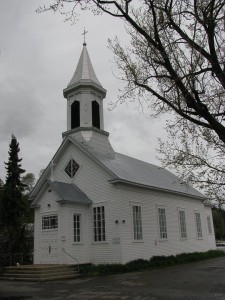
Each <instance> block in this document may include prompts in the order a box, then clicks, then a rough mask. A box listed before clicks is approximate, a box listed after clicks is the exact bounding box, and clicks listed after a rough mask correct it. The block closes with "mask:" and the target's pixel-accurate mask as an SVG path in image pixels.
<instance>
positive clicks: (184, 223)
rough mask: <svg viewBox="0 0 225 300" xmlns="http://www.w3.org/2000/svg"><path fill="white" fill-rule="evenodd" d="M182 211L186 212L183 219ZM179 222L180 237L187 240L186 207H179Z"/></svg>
mask: <svg viewBox="0 0 225 300" xmlns="http://www.w3.org/2000/svg"><path fill="white" fill-rule="evenodd" d="M181 213H183V214H184V215H183V216H184V219H183V220H182V219H181ZM178 222H179V229H180V239H181V240H187V239H188V234H187V222H186V211H185V209H184V208H178ZM182 223H183V224H182ZM183 229H185V230H183ZM183 234H185V236H183Z"/></svg>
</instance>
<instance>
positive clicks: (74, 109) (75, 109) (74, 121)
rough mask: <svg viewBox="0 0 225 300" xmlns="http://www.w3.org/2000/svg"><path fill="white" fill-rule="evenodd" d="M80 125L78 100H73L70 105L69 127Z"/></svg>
mask: <svg viewBox="0 0 225 300" xmlns="http://www.w3.org/2000/svg"><path fill="white" fill-rule="evenodd" d="M77 127H80V102H79V101H74V102H73V104H72V105H71V129H73V128H77Z"/></svg>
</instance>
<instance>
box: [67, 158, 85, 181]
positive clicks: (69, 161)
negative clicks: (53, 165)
mask: <svg viewBox="0 0 225 300" xmlns="http://www.w3.org/2000/svg"><path fill="white" fill-rule="evenodd" d="M71 162H74V163H75V164H76V165H77V166H78V168H77V169H76V171H75V173H74V174H72V173H71V176H70V175H69V174H68V173H67V171H66V169H67V167H68V165H69V163H71ZM80 168H81V167H80V165H79V164H78V162H77V161H76V160H75V159H74V158H72V157H71V158H70V159H69V160H68V162H67V164H66V166H65V167H64V169H63V170H64V173H65V174H66V176H67V177H68V178H70V179H71V180H73V178H74V177H75V176H76V175H77V174H78V172H79V170H80ZM71 171H72V166H71Z"/></svg>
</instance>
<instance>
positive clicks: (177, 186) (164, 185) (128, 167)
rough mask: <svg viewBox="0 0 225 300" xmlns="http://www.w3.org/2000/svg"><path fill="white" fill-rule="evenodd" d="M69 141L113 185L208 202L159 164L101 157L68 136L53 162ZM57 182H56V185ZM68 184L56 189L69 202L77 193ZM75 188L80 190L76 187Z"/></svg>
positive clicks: (40, 182) (43, 178)
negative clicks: (159, 191) (95, 164)
mask: <svg viewBox="0 0 225 300" xmlns="http://www.w3.org/2000/svg"><path fill="white" fill-rule="evenodd" d="M70 142H72V143H73V144H74V145H75V146H76V147H78V148H79V149H80V150H81V151H82V152H84V153H85V154H86V155H88V156H89V157H90V158H91V159H93V160H94V161H95V162H96V163H97V164H99V165H100V166H101V167H102V168H104V169H105V170H106V171H107V172H108V173H109V174H110V175H111V176H112V178H111V180H110V181H109V182H110V183H112V184H116V183H126V184H131V185H133V186H140V187H145V188H149V189H152V190H161V191H165V192H170V193H175V194H181V195H185V196H189V197H194V198H197V199H200V200H205V198H206V197H205V196H204V195H203V194H202V193H200V192H199V191H197V190H196V189H194V188H193V187H191V186H189V185H188V184H187V183H184V182H181V180H180V179H179V178H178V177H177V176H175V175H174V174H173V173H171V172H169V171H167V170H166V169H164V168H162V167H158V166H156V165H153V164H150V163H147V162H144V161H141V160H138V159H135V158H132V157H129V156H127V155H124V154H121V153H117V152H114V155H111V154H110V155H104V154H99V152H98V151H96V150H95V148H94V147H92V146H90V145H88V143H87V142H86V141H85V140H83V141H80V140H77V139H74V138H73V137H71V136H68V137H66V138H65V139H64V140H63V142H62V144H61V146H60V147H59V149H58V151H57V152H56V154H55V155H54V157H53V161H54V162H56V161H57V159H58V157H59V156H60V154H61V153H62V151H63V150H64V149H65V147H67V145H68V143H70ZM50 169H51V166H50V163H49V165H48V166H47V168H46V170H45V172H44V173H43V174H42V176H41V178H40V179H39V180H38V182H37V184H36V185H35V187H34V189H33V191H32V192H31V194H30V198H31V199H32V198H35V197H36V196H37V194H38V193H39V191H40V189H41V188H42V186H43V184H44V183H45V182H46V180H47V179H48V178H49V176H50V173H51V172H50ZM54 183H56V182H55V181H54V182H53V184H54ZM68 185H70V184H67V183H62V182H61V183H59V182H57V184H56V185H54V189H55V190H56V192H57V193H58V194H60V193H61V194H62V197H64V198H65V199H64V200H67V199H66V198H68V199H70V200H71V199H72V198H71V197H69V195H70V196H71V195H72V194H73V193H75V191H74V187H73V189H72V188H71V187H69V186H68ZM74 186H75V185H74ZM75 189H79V188H78V187H76V188H75ZM71 191H72V192H71ZM81 192H82V191H81ZM82 193H83V192H82ZM66 195H67V196H66ZM86 197H87V196H86ZM89 200H90V199H89ZM67 201H69V200H67ZM90 201H91V200H90ZM34 203H35V200H34V201H33V203H32V205H33V204H34Z"/></svg>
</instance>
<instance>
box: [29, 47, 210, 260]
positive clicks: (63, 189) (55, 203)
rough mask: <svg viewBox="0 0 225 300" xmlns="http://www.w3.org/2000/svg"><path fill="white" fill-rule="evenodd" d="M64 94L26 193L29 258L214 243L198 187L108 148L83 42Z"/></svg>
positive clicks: (165, 251)
mask: <svg viewBox="0 0 225 300" xmlns="http://www.w3.org/2000/svg"><path fill="white" fill-rule="evenodd" d="M63 94H64V97H65V98H66V99H67V131H66V132H64V133H63V134H62V137H63V140H62V144H61V145H60V147H59V149H58V150H57V151H56V153H55V155H54V157H53V158H52V160H51V162H50V163H49V165H48V166H47V168H46V169H45V171H44V173H43V174H42V176H41V178H40V179H39V181H38V182H37V184H36V186H35V187H34V189H33V191H32V193H31V198H32V204H31V205H32V207H33V208H34V210H35V225H34V263H35V264H75V263H76V262H78V263H79V264H82V263H93V264H100V263H122V264H124V263H126V262H128V261H131V260H134V259H138V258H143V259H149V258H150V257H152V256H155V255H172V254H174V255H175V254H178V253H183V252H186V253H187V252H195V251H198V252H200V251H207V250H210V249H216V246H215V236H214V229H213V221H212V212H211V207H210V206H208V205H207V204H205V196H204V195H203V194H201V193H200V192H198V191H197V190H195V189H194V188H192V187H190V186H188V185H186V184H184V183H181V182H180V180H179V179H178V178H177V177H176V176H175V175H173V174H172V173H170V172H169V171H167V170H165V169H163V168H161V167H158V166H155V165H152V164H149V163H146V162H144V161H141V160H137V159H134V158H132V157H129V156H126V155H123V154H120V153H117V152H115V151H114V150H113V147H112V146H111V144H110V141H109V133H108V132H106V131H104V122H103V117H104V115H103V99H104V98H105V96H106V90H105V89H104V88H103V86H102V85H101V83H100V82H99V80H98V78H97V76H96V74H95V72H94V69H93V66H92V63H91V60H90V57H89V54H88V51H87V47H86V43H84V45H83V50H82V53H81V56H80V59H79V62H78V65H77V68H76V71H75V73H74V75H73V77H72V79H71V81H70V82H69V84H68V85H67V87H66V88H65V89H64V91H63ZM118 134H119V132H118ZM127 146H128V147H129V145H127Z"/></svg>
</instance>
